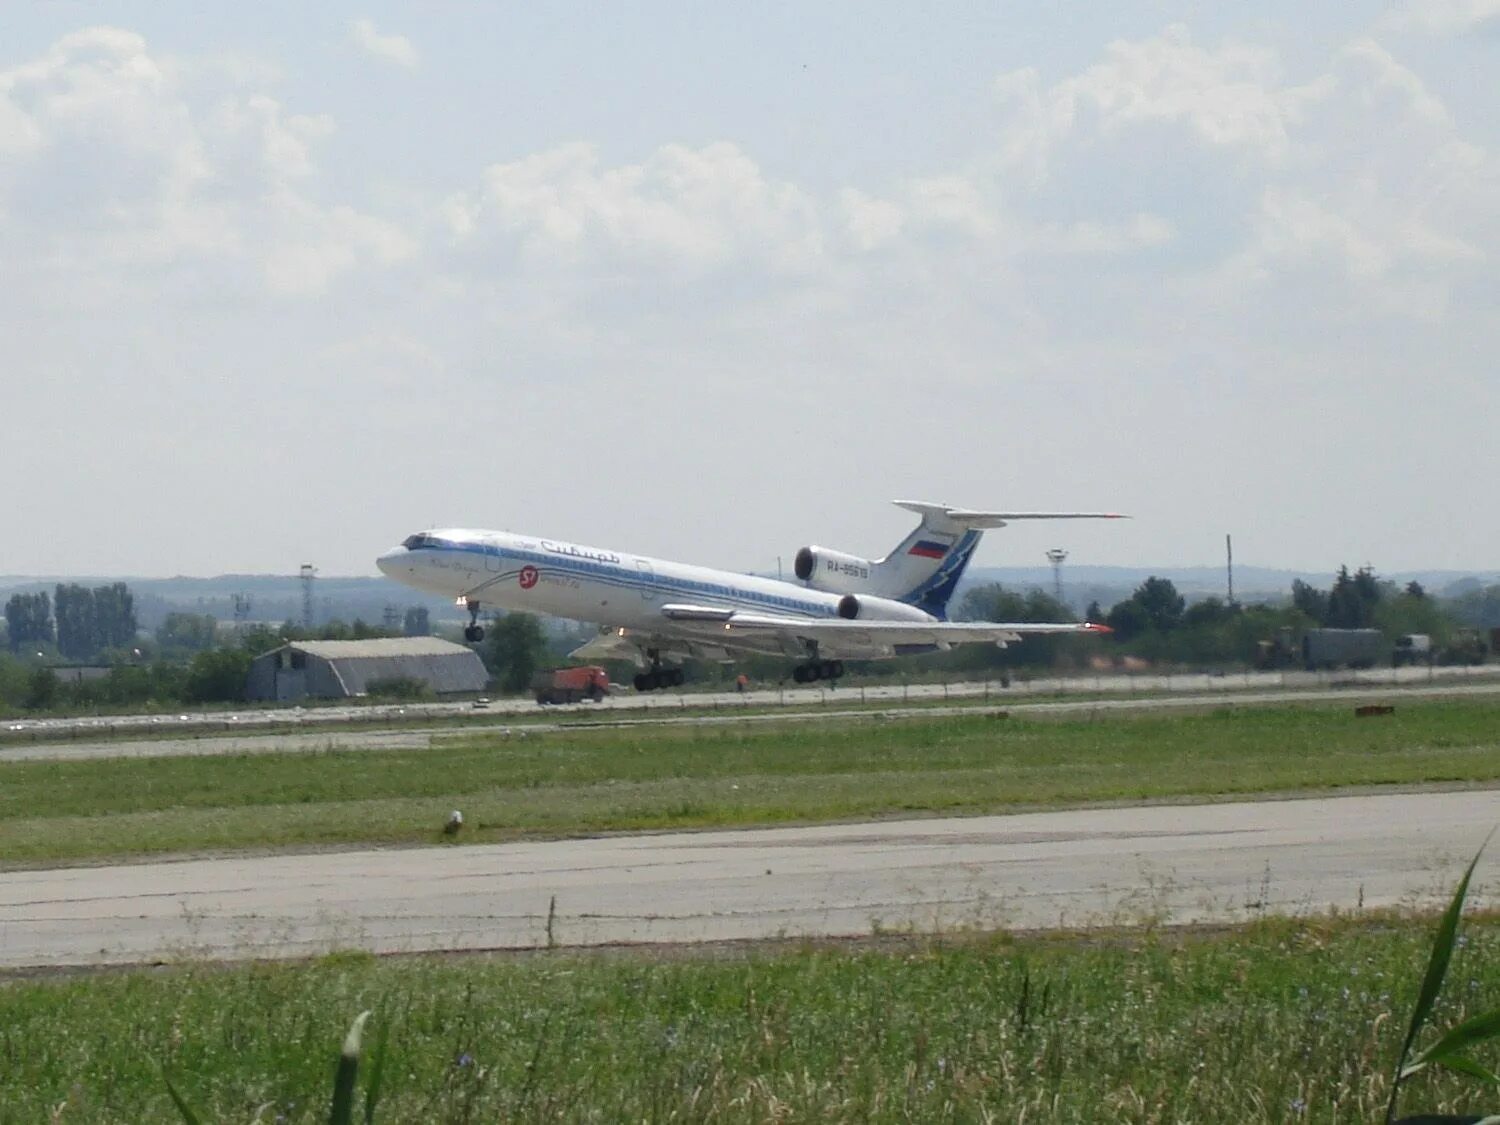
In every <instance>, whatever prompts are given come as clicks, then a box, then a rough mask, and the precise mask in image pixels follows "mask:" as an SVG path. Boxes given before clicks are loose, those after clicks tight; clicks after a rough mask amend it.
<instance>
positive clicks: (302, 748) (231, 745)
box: [0, 680, 1500, 763]
mask: <svg viewBox="0 0 1500 1125" xmlns="http://www.w3.org/2000/svg"><path fill="white" fill-rule="evenodd" d="M1495 695H1500V681H1496V680H1488V681H1482V682H1477V683H1446V684H1444V683H1439V684H1426V683H1408V684H1392V685H1388V686H1371V685H1362V684H1361V685H1350V686H1348V687H1338V688H1321V689H1320V688H1301V689H1292V688H1284V689H1276V690H1270V691H1245V690H1237V691H1226V692H1218V693H1208V692H1203V691H1201V690H1193V691H1187V692H1186V693H1185V694H1181V695H1162V696H1146V697H1143V698H1130V697H1127V698H1113V699H1103V698H1095V699H1060V700H1050V701H1046V702H1029V703H1028V702H1024V701H1017V702H1013V703H1004V704H999V703H993V704H987V703H984V702H981V701H979V700H977V699H976V700H973V701H971V702H966V703H955V704H943V703H941V702H938V701H937V700H938V699H940V698H941V697H940V696H936V697H932V698H933V701H932V702H921V703H913V704H912V705H910V706H906V705H902V704H899V703H888V704H884V705H881V706H866V707H863V708H855V707H852V706H851V707H845V708H839V707H835V706H833V705H832V704H828V705H825V706H823V707H822V708H819V709H816V710H810V711H787V710H781V709H769V710H766V709H761V710H752V709H749V708H747V707H745V706H744V705H743V704H739V705H731V706H726V707H724V708H723V709H722V710H721V711H718V712H708V713H698V714H688V715H678V714H673V713H672V712H670V711H655V712H650V713H645V714H640V713H637V714H631V713H629V712H623V711H615V712H610V711H607V710H604V711H601V710H590V709H588V707H587V705H580V706H579V707H577V708H568V709H567V710H569V711H572V712H573V714H571V715H570V716H568V718H567V719H566V720H565V721H561V722H557V721H553V722H548V721H546V720H545V719H544V720H540V721H538V720H536V719H534V718H532V719H530V720H529V721H526V722H524V723H521V722H516V723H507V722H493V721H492V722H483V721H479V722H469V723H467V724H465V725H463V726H451V725H450V726H441V727H432V726H429V727H423V726H410V725H393V726H390V727H386V728H369V727H363V728H361V727H353V728H348V727H339V726H332V725H330V726H325V727H321V728H318V729H315V730H308V731H276V732H266V731H259V730H244V731H240V732H238V733H233V734H199V735H189V736H184V735H181V734H180V733H179V732H177V731H175V730H170V731H169V732H167V736H166V737H163V736H158V737H155V738H133V737H114V738H88V737H85V736H82V735H79V736H75V737H73V738H70V739H68V740H66V741H41V742H11V743H9V744H4V743H0V763H3V762H26V761H81V760H87V759H93V758H174V757H189V756H191V757H212V756H214V755H227V754H295V753H313V752H317V751H323V750H426V749H429V748H430V747H431V746H432V745H433V744H434V743H435V742H437V741H440V740H444V739H458V738H472V737H476V736H486V735H488V736H496V737H505V736H513V737H517V738H524V737H526V736H527V735H528V734H537V733H547V732H555V731H560V730H588V729H599V728H625V727H639V726H698V727H710V726H725V725H737V724H755V723H761V724H764V723H781V724H784V723H808V722H811V723H817V722H824V723H826V722H834V721H841V722H859V721H864V722H878V721H883V720H886V719H896V718H928V719H932V718H940V717H943V716H948V715H982V714H994V713H996V712H1001V711H1003V712H1005V713H1006V714H1008V715H1014V716H1016V717H1017V718H1021V717H1026V716H1033V717H1045V716H1057V717H1067V716H1070V715H1072V716H1078V715H1087V716H1102V715H1109V714H1122V713H1130V712H1140V711H1202V710H1205V709H1208V708H1215V707H1265V706H1276V705H1285V704H1299V705H1300V704H1319V703H1347V704H1350V705H1351V706H1352V705H1354V704H1357V703H1362V702H1371V701H1380V702H1386V703H1389V702H1399V701H1401V700H1408V699H1410V700H1416V699H1463V698H1483V697H1489V696H1495ZM728 698H734V697H728ZM857 701H858V700H857V699H856V698H852V697H851V698H850V700H849V702H850V703H851V704H853V703H855V702H857ZM562 710H563V709H562V708H553V709H549V711H548V712H540V711H539V710H538V709H536V708H535V707H534V706H533V709H532V711H531V712H530V715H531V716H536V715H537V714H539V713H541V714H547V713H551V714H556V713H557V712H558V711H562Z"/></svg>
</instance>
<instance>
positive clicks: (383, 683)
mask: <svg viewBox="0 0 1500 1125" xmlns="http://www.w3.org/2000/svg"><path fill="white" fill-rule="evenodd" d="M365 694H366V695H368V696H369V697H370V698H371V699H430V698H431V697H432V689H431V688H430V687H428V686H427V683H426V682H425V681H423V680H417V679H413V678H412V677H410V676H387V677H385V678H384V679H379V680H371V681H370V682H369V683H367V684H366V685H365Z"/></svg>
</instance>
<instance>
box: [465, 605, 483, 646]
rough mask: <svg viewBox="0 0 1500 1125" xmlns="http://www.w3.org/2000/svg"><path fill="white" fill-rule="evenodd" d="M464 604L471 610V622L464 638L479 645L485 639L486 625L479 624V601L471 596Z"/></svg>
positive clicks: (472, 643)
mask: <svg viewBox="0 0 1500 1125" xmlns="http://www.w3.org/2000/svg"><path fill="white" fill-rule="evenodd" d="M464 605H465V607H466V608H467V609H468V611H469V624H468V627H467V628H465V629H464V640H466V641H468V642H469V643H470V644H471V645H477V644H478V643H479V642H480V641H482V640H484V626H483V625H481V624H479V603H478V602H476V601H474V599H472V598H470V599H469V600H468V601H467V602H465V603H464Z"/></svg>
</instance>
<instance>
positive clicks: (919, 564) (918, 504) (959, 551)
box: [874, 500, 1124, 620]
mask: <svg viewBox="0 0 1500 1125" xmlns="http://www.w3.org/2000/svg"><path fill="white" fill-rule="evenodd" d="M896 505H897V506H898V507H901V508H905V509H907V510H908V511H911V512H916V513H917V514H918V515H920V516H921V517H922V522H921V523H919V524H918V525H917V527H916V529H915V530H914V531H912V533H911V534H910V535H908V536H907V537H906V538H905V539H903V540H902V541H901V542H900V543H899V544H898V545H897V546H896V548H895V549H894V550H892V551H891V553H890V554H888V555H887V556H886V557H885V558H883V559H881V560H880V561H879V562H877V563H875V564H874V570H875V576H876V577H877V578H878V584H879V587H880V592H881V593H882V594H883V595H884V596H886V597H891V598H895V599H896V600H897V601H902V602H906V603H907V604H908V605H913V606H916V607H917V608H918V609H921V610H924V611H926V612H927V613H930V614H932V615H933V616H934V617H936V618H938V619H940V620H946V618H947V616H948V600H949V599H950V598H952V597H953V591H954V590H956V589H957V588H958V580H959V578H960V577H962V575H963V572H964V568H965V567H967V566H968V565H969V559H970V558H972V557H973V554H974V549H975V548H976V547H978V546H979V540H980V537H981V536H982V535H983V534H984V532H985V531H987V530H989V529H991V528H997V527H1004V526H1005V525H1006V524H1007V523H1009V522H1010V521H1012V520H1081V519H1122V518H1124V517H1122V516H1119V515H1117V514H1115V513H1113V512H977V511H972V510H970V509H968V508H950V507H949V506H948V505H946V504H929V503H926V502H924V501H920V500H897V501H896Z"/></svg>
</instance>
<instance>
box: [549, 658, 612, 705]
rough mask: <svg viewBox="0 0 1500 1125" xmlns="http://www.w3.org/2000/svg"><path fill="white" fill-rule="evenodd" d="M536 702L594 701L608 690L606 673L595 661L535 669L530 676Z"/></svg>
mask: <svg viewBox="0 0 1500 1125" xmlns="http://www.w3.org/2000/svg"><path fill="white" fill-rule="evenodd" d="M531 690H532V691H533V692H535V693H536V701H537V702H538V703H542V704H547V703H578V702H580V701H581V700H585V699H587V700H589V701H590V702H591V703H598V702H599V701H600V700H601V699H603V698H604V697H605V696H606V695H608V694H609V675H608V673H606V672H605V671H604V669H603V668H601V667H599V665H597V664H584V665H581V666H579V667H577V668H554V669H552V670H551V671H550V672H538V673H537V674H536V675H535V676H534V677H532V680H531Z"/></svg>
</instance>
